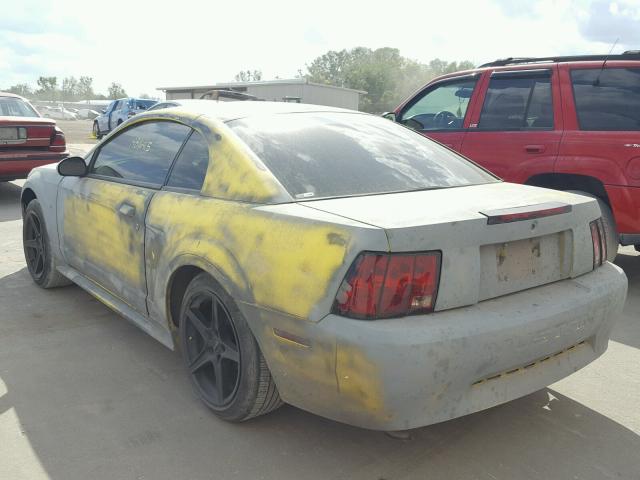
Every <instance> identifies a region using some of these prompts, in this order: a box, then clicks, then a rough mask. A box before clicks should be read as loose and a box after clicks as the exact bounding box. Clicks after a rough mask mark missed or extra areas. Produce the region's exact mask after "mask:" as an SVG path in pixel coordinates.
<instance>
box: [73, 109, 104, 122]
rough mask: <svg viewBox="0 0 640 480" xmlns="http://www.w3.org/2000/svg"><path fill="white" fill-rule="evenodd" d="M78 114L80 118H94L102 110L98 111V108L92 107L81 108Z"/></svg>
mask: <svg viewBox="0 0 640 480" xmlns="http://www.w3.org/2000/svg"><path fill="white" fill-rule="evenodd" d="M77 115H78V118H81V119H85V120H93V119H94V118H96V117H97V116H98V115H100V112H97V111H96V110H91V109H90V108H81V109H80V110H78V112H77Z"/></svg>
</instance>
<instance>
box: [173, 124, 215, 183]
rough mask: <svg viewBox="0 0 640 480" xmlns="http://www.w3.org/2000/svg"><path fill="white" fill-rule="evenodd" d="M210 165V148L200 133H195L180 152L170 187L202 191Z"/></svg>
mask: <svg viewBox="0 0 640 480" xmlns="http://www.w3.org/2000/svg"><path fill="white" fill-rule="evenodd" d="M208 165H209V147H208V146H207V143H206V142H205V141H204V139H203V138H202V135H200V134H199V133H198V132H195V131H194V132H193V134H192V135H191V137H189V140H188V141H187V143H186V145H185V146H184V148H183V149H182V152H180V155H179V156H178V159H177V160H176V163H175V164H174V166H173V169H172V170H171V174H170V175H169V181H168V182H167V185H168V186H169V187H177V188H187V189H189V190H200V189H201V188H202V184H203V183H204V177H205V175H206V173H207V167H208Z"/></svg>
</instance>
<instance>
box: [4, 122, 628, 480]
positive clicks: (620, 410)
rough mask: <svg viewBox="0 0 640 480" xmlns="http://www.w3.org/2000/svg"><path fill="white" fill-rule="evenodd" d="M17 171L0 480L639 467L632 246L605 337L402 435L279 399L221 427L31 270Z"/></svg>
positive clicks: (123, 330) (172, 375)
mask: <svg viewBox="0 0 640 480" xmlns="http://www.w3.org/2000/svg"><path fill="white" fill-rule="evenodd" d="M77 126H78V127H80V124H79V123H78V124H77ZM74 128H75V125H74ZM80 130H81V128H78V131H80ZM85 134H86V131H85ZM82 140H83V141H85V140H86V138H83V139H82ZM19 185H20V182H16V183H6V184H0V479H2V480H40V479H60V480H75V479H78V480H87V479H92V480H99V479H105V480H107V479H108V480H113V479H131V480H134V479H138V480H143V479H145V480H164V479H171V480H200V479H216V480H218V479H268V480H276V479H277V480H281V479H322V480H326V479H345V480H346V479H356V480H357V479H362V480H382V479H385V480H392V479H393V480H398V479H405V480H406V479H416V480H418V479H421V480H422V479H455V480H472V479H473V480H485V479H486V480H490V479H493V480H496V479H500V480H516V479H518V480H526V479H536V480H548V479H563V480H564V479H580V480H602V479H630V480H638V479H640V456H639V455H638V454H639V453H640V410H639V405H640V368H638V366H639V365H640V256H638V254H637V253H636V252H635V251H634V250H633V249H630V248H624V249H621V250H620V254H619V255H618V259H617V263H618V265H620V266H621V267H622V268H623V269H624V270H625V272H626V273H627V275H628V277H629V296H628V299H627V303H626V306H625V311H624V315H623V317H622V318H621V319H620V321H619V322H618V324H617V326H616V328H615V329H614V332H613V337H612V341H611V342H610V344H609V349H608V351H607V352H606V353H605V354H604V355H603V356H602V357H601V358H600V359H598V360H597V361H595V362H594V363H592V364H591V365H589V366H587V367H586V368H584V369H582V370H580V371H579V372H577V373H575V374H574V375H572V376H570V377H568V378H567V379H565V380H563V381H561V382H558V383H556V384H554V385H551V386H550V387H549V388H546V389H543V390H541V391H539V392H536V393H534V394H531V395H528V396H526V397H524V398H521V399H519V400H515V401H513V402H509V403H507V404H505V405H501V406H498V407H495V408H491V409H489V410H486V411H482V412H479V413H476V414H473V415H468V416H466V417H462V418H458V419H456V420H452V421H449V422H444V423H441V424H437V425H432V426H429V427H425V428H420V429H417V430H413V431H411V432H410V437H411V438H410V439H408V440H398V439H392V438H389V437H388V436H386V435H385V434H382V433H380V432H373V431H367V430H361V429H358V428H353V427H349V426H346V425H342V424H339V423H336V422H333V421H330V420H326V419H323V418H320V417H317V416H314V415H312V414H309V413H306V412H304V411H302V410H299V409H297V408H294V407H290V406H284V407H282V408H280V409H279V410H277V411H276V412H274V413H272V414H270V415H266V416H264V417H260V418H258V419H255V420H253V421H250V422H247V423H244V424H240V425H232V424H228V423H225V422H223V421H221V420H218V419H217V418H216V417H215V416H214V415H213V414H212V413H211V412H209V411H208V410H207V409H206V408H205V407H204V406H203V404H202V403H201V402H200V401H199V400H198V399H197V398H196V397H195V395H194V394H193V393H192V391H191V388H190V385H189V381H188V379H187V376H186V374H185V372H184V371H183V367H182V364H181V361H180V358H179V356H178V354H177V353H175V352H171V351H169V350H167V349H166V348H165V347H163V346H162V345H160V344H159V343H158V342H156V341H155V340H153V339H152V338H151V337H149V336H148V335H146V334H144V333H143V332H142V331H140V330H139V329H137V328H136V327H134V326H132V325H130V324H129V323H127V322H126V321H125V320H123V319H122V318H120V317H119V316H118V315H116V314H115V313H113V312H112V311H111V310H109V309H108V308H107V307H105V306H104V305H102V304H101V303H100V302H98V301H97V300H95V299H93V298H92V297H91V296H90V295H88V294H87V293H85V292H84V291H82V290H80V289H79V288H77V287H65V288H59V289H53V290H47V291H45V290H41V289H39V288H37V287H36V286H35V285H34V284H33V282H32V281H31V279H30V277H29V274H28V272H27V269H26V267H25V263H24V258H23V254H22V240H21V228H22V221H21V218H20V207H19V195H20V186H19ZM398 375H402V372H401V371H400V372H398Z"/></svg>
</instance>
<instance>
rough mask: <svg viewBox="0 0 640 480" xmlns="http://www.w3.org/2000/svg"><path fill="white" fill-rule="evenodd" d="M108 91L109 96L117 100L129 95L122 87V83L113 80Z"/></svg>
mask: <svg viewBox="0 0 640 480" xmlns="http://www.w3.org/2000/svg"><path fill="white" fill-rule="evenodd" d="M108 93H109V94H108V97H109V98H110V99H111V100H115V99H117V98H123V97H126V96H127V92H125V91H124V88H122V85H120V84H119V83H116V82H112V83H111V85H109V89H108Z"/></svg>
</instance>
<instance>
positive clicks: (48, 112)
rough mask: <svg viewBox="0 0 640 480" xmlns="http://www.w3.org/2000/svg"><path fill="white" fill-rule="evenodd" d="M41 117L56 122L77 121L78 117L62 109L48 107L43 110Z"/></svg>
mask: <svg viewBox="0 0 640 480" xmlns="http://www.w3.org/2000/svg"><path fill="white" fill-rule="evenodd" d="M42 116H43V117H46V118H55V119H56V120H77V119H78V115H76V114H75V113H74V112H72V111H71V110H68V109H66V108H64V107H48V108H47V109H45V110H43V112H42Z"/></svg>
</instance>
